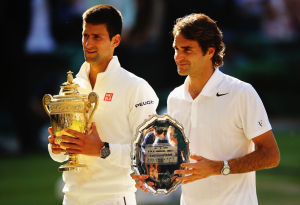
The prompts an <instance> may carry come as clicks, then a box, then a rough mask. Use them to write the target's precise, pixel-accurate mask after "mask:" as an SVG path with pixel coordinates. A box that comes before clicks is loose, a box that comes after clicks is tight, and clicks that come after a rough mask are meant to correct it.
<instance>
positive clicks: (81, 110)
mask: <svg viewBox="0 0 300 205" xmlns="http://www.w3.org/2000/svg"><path fill="white" fill-rule="evenodd" d="M67 74H68V77H67V82H65V83H63V84H62V85H61V91H60V94H59V95H54V96H53V97H52V96H51V95H49V94H45V95H44V97H43V106H44V109H45V111H46V113H47V114H48V115H49V117H50V124H51V126H52V129H53V134H54V135H55V142H56V143H57V144H60V143H61V142H62V139H61V136H62V135H68V136H71V135H70V134H69V133H67V132H65V129H66V128H69V129H72V130H76V131H78V132H82V133H88V132H89V131H90V127H91V120H92V117H93V115H94V112H95V110H96V109H97V106H98V95H97V94H96V93H95V92H91V93H90V94H89V95H86V94H80V93H79V91H78V87H79V85H77V84H74V83H73V75H72V74H73V72H71V71H69V72H68V73H67ZM71 137H74V136H71ZM61 148H62V149H65V147H63V146H61ZM68 155H69V161H68V162H67V163H66V164H64V165H61V166H60V167H59V168H58V169H59V171H70V170H77V169H78V168H80V167H86V165H85V164H82V163H80V162H79V161H78V155H77V154H68Z"/></svg>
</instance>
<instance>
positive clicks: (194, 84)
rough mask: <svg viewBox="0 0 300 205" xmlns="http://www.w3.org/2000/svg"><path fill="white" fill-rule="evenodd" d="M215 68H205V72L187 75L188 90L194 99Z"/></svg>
mask: <svg viewBox="0 0 300 205" xmlns="http://www.w3.org/2000/svg"><path fill="white" fill-rule="evenodd" d="M214 71H215V69H214V68H210V69H206V70H205V72H203V73H201V74H198V75H189V76H188V79H187V86H188V91H189V93H190V95H191V97H192V98H193V99H195V98H196V97H197V96H198V95H199V94H200V93H201V91H202V90H203V88H204V86H205V85H206V83H207V81H208V80H209V79H210V77H211V76H212V75H213V73H214Z"/></svg>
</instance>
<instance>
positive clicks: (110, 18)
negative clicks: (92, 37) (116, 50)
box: [82, 4, 123, 39]
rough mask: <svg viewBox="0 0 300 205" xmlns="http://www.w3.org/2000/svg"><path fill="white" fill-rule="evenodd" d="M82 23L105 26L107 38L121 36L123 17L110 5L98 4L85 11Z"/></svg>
mask: <svg viewBox="0 0 300 205" xmlns="http://www.w3.org/2000/svg"><path fill="white" fill-rule="evenodd" d="M82 21H83V22H82V23H83V25H85V24H86V23H90V24H105V25H106V28H107V31H108V34H109V37H110V39H112V37H114V36H115V35H117V34H120V35H121V32H122V24H123V17H122V14H121V12H120V11H119V10H118V9H116V8H115V7H113V6H111V5H105V4H100V5H97V6H94V7H91V8H89V9H88V10H86V11H85V12H84V13H83V15H82Z"/></svg>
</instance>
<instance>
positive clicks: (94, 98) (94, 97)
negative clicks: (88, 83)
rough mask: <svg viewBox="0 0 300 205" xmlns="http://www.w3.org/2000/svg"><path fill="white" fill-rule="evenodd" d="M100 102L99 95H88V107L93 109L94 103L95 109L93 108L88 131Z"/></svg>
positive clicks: (93, 93)
mask: <svg viewBox="0 0 300 205" xmlns="http://www.w3.org/2000/svg"><path fill="white" fill-rule="evenodd" d="M98 102H99V97H98V95H97V93H95V92H91V93H90V94H89V95H88V107H91V106H92V104H93V103H94V107H93V110H92V112H91V114H90V116H89V119H88V123H87V129H88V130H89V129H90V127H91V122H92V118H93V115H94V113H95V110H96V109H97V107H98Z"/></svg>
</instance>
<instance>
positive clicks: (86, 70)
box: [76, 56, 121, 89]
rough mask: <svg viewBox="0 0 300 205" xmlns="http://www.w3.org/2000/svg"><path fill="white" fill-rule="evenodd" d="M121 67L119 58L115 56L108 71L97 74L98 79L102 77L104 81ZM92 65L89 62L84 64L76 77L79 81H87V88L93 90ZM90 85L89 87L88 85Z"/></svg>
mask: <svg viewBox="0 0 300 205" xmlns="http://www.w3.org/2000/svg"><path fill="white" fill-rule="evenodd" d="M120 66H121V65H120V63H119V60H118V57H117V56H113V57H112V59H111V60H110V62H109V64H108V66H107V68H106V70H105V71H104V72H101V73H98V74H97V78H98V77H101V78H102V79H103V78H105V77H106V76H108V75H109V74H110V73H112V72H113V71H114V70H115V69H117V68H119V67H120ZM89 75H90V64H89V63H88V62H84V63H83V64H82V66H81V68H80V70H79V72H78V74H77V75H76V78H77V79H76V80H79V81H85V83H84V84H85V86H86V87H87V88H89V89H92V88H91V85H90V78H89ZM88 84H89V85H88Z"/></svg>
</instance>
